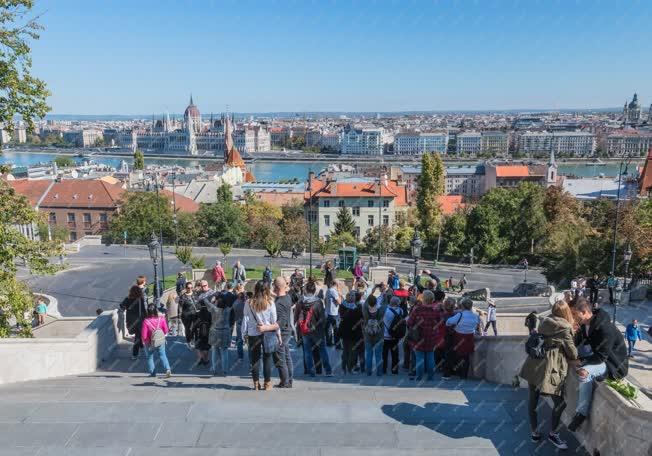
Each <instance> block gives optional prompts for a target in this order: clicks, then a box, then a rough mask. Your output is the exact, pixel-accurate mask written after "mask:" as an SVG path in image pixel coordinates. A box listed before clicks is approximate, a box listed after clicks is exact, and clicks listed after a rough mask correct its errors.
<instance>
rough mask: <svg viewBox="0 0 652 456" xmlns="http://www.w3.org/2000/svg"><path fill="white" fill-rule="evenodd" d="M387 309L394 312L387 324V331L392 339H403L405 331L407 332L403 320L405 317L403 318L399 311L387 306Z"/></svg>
mask: <svg viewBox="0 0 652 456" xmlns="http://www.w3.org/2000/svg"><path fill="white" fill-rule="evenodd" d="M387 310H389V311H390V312H391V313H393V314H394V318H393V319H392V323H391V324H390V325H389V330H388V331H387V332H388V333H389V335H390V336H391V338H392V339H395V340H401V339H403V338H404V337H405V333H406V332H407V324H406V322H405V318H403V316H402V315H399V313H398V312H396V311H395V310H394V309H392V308H391V307H388V308H387Z"/></svg>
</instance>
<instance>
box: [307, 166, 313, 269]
mask: <svg viewBox="0 0 652 456" xmlns="http://www.w3.org/2000/svg"><path fill="white" fill-rule="evenodd" d="M308 198H310V199H309V200H308V226H309V228H308V230H309V232H308V246H309V247H308V249H309V250H310V251H309V252H308V258H309V260H308V261H309V262H310V263H309V264H308V277H309V278H311V279H312V176H311V175H310V174H308Z"/></svg>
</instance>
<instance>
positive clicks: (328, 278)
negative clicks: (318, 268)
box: [322, 260, 335, 288]
mask: <svg viewBox="0 0 652 456" xmlns="http://www.w3.org/2000/svg"><path fill="white" fill-rule="evenodd" d="M334 269H335V268H334V267H333V262H332V261H331V260H328V261H327V262H326V263H324V266H322V270H323V271H324V285H326V287H327V288H330V287H331V285H332V284H333V282H334V281H335V274H334Z"/></svg>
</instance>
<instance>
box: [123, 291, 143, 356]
mask: <svg viewBox="0 0 652 456" xmlns="http://www.w3.org/2000/svg"><path fill="white" fill-rule="evenodd" d="M145 285H146V282H145V281H141V280H140V279H139V281H138V283H136V284H135V285H132V286H131V287H130V288H129V293H128V294H127V297H126V298H125V299H123V300H122V302H121V303H120V310H122V311H124V312H125V323H126V324H127V332H128V333H129V334H133V335H134V345H133V347H132V349H131V359H134V360H135V359H137V358H138V353H139V352H140V349H141V348H142V347H143V341H142V340H141V330H142V328H143V320H144V319H145V317H146V316H147V307H146V306H147V302H146V298H145V292H144V287H145Z"/></svg>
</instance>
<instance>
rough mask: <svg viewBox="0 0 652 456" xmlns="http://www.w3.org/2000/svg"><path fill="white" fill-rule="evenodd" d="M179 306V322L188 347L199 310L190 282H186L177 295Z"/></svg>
mask: <svg viewBox="0 0 652 456" xmlns="http://www.w3.org/2000/svg"><path fill="white" fill-rule="evenodd" d="M179 308H180V310H181V323H182V324H183V329H184V334H185V335H186V344H187V345H188V347H190V342H191V341H192V327H193V323H194V321H195V318H197V311H198V310H199V309H198V307H197V300H196V294H195V291H194V289H193V285H192V282H186V284H185V288H184V290H183V292H182V293H181V294H180V295H179Z"/></svg>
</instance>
